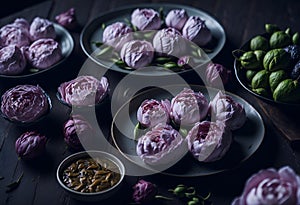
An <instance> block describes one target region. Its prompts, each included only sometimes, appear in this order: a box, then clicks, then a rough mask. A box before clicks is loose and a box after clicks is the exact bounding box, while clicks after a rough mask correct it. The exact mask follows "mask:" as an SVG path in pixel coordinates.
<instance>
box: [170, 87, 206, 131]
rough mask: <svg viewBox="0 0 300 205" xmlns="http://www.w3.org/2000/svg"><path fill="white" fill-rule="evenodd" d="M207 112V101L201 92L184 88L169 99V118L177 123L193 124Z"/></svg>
mask: <svg viewBox="0 0 300 205" xmlns="http://www.w3.org/2000/svg"><path fill="white" fill-rule="evenodd" d="M207 112H208V101H207V99H206V98H205V96H204V95H203V94H202V93H201V92H194V91H193V90H191V89H189V88H184V89H183V90H182V91H181V92H180V93H179V94H178V95H176V96H175V97H174V98H173V99H172V101H171V113H170V116H171V119H172V120H173V121H174V122H175V123H176V124H178V125H183V126H193V125H194V124H195V123H196V122H199V121H200V120H202V119H204V118H205V117H206V115H207Z"/></svg>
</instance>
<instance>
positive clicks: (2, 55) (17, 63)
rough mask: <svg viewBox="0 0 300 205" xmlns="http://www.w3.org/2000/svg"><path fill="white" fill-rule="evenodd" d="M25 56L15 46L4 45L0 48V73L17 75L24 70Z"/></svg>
mask: <svg viewBox="0 0 300 205" xmlns="http://www.w3.org/2000/svg"><path fill="white" fill-rule="evenodd" d="M25 67H26V58H25V56H24V55H23V53H22V51H21V50H20V49H19V47H17V46H13V45H11V46H6V47H3V48H1V49H0V74H1V75H17V74H20V73H22V72H23V71H24V69H25Z"/></svg>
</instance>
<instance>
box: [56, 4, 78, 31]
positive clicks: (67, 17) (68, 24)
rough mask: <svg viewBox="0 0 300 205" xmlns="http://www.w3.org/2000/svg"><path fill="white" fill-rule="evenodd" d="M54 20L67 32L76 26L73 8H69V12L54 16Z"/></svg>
mask: <svg viewBox="0 0 300 205" xmlns="http://www.w3.org/2000/svg"><path fill="white" fill-rule="evenodd" d="M55 20H56V21H57V23H59V24H60V25H62V26H63V27H65V28H67V29H69V30H73V29H75V28H76V27H77V26H78V22H77V19H76V15H75V9H74V8H70V9H69V10H67V11H65V12H63V13H60V14H59V15H57V16H55Z"/></svg>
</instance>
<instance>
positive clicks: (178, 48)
mask: <svg viewBox="0 0 300 205" xmlns="http://www.w3.org/2000/svg"><path fill="white" fill-rule="evenodd" d="M153 47H154V50H155V51H156V52H157V53H159V54H160V55H172V56H175V57H179V56H180V54H181V53H184V52H185V48H186V42H185V41H184V39H183V37H182V36H181V33H180V32H179V31H178V30H176V29H175V28H171V27H170V28H163V29H161V30H159V31H158V32H157V33H156V34H155V36H154V38H153Z"/></svg>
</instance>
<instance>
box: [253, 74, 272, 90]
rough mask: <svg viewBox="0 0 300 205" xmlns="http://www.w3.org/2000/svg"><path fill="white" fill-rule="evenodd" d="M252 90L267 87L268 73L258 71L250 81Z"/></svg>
mask: <svg viewBox="0 0 300 205" xmlns="http://www.w3.org/2000/svg"><path fill="white" fill-rule="evenodd" d="M251 87H252V89H257V88H266V89H267V88H268V87H269V72H268V71H267V70H261V71H258V72H257V73H256V74H255V75H254V77H253V78H252V81H251Z"/></svg>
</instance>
